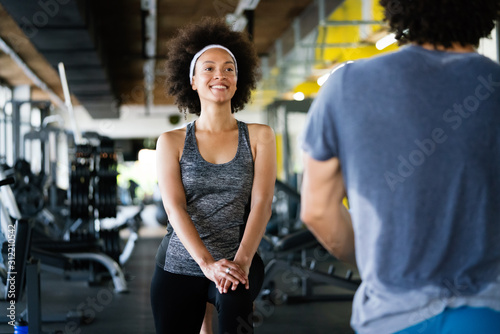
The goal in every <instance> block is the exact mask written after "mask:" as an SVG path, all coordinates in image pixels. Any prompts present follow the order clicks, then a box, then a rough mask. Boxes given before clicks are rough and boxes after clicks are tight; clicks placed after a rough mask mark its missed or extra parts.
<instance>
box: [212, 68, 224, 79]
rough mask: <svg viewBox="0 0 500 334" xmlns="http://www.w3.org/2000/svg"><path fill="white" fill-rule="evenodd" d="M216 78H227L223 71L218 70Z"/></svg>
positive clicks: (215, 72) (215, 74) (215, 73)
mask: <svg viewBox="0 0 500 334" xmlns="http://www.w3.org/2000/svg"><path fill="white" fill-rule="evenodd" d="M214 76H215V77H217V78H222V77H226V75H225V73H224V71H223V70H218V69H216V70H215V71H214Z"/></svg>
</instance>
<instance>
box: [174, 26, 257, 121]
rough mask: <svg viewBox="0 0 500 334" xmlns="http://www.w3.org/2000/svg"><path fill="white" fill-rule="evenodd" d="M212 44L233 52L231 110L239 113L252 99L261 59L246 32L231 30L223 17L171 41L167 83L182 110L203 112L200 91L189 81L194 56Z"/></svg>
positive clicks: (188, 29)
mask: <svg viewBox="0 0 500 334" xmlns="http://www.w3.org/2000/svg"><path fill="white" fill-rule="evenodd" d="M210 44H220V45H222V46H224V47H226V48H228V49H229V50H231V52H232V53H233V55H234V57H235V58H236V62H237V63H238V83H237V86H238V89H237V90H236V92H235V94H234V96H233V98H232V99H231V112H233V113H234V112H237V111H239V110H241V109H243V107H244V106H245V104H246V103H247V102H248V101H249V100H250V96H251V91H252V90H254V89H255V88H256V85H257V80H258V79H259V70H258V62H259V58H258V57H257V54H256V51H255V48H254V45H253V43H252V42H251V41H250V40H249V38H248V36H247V34H246V33H243V32H237V31H232V30H231V28H230V27H229V26H228V25H227V24H226V23H225V21H224V20H223V19H216V18H208V17H206V18H203V19H202V20H201V21H200V22H199V23H197V24H191V25H188V26H186V27H184V28H182V29H180V30H179V32H178V35H177V36H176V37H175V38H173V39H172V40H171V41H169V43H168V54H167V62H166V65H165V66H166V68H165V70H166V85H167V91H168V94H169V95H172V96H174V97H175V103H176V104H177V106H178V107H179V111H180V112H184V113H185V112H186V111H187V112H189V113H192V114H196V115H198V116H199V115H200V112H201V105H200V99H199V97H198V93H197V92H196V91H194V90H193V89H192V88H191V83H190V82H189V66H190V64H191V60H192V59H193V57H194V55H195V54H196V53H197V52H198V51H200V50H201V49H203V48H204V47H205V46H207V45H210Z"/></svg>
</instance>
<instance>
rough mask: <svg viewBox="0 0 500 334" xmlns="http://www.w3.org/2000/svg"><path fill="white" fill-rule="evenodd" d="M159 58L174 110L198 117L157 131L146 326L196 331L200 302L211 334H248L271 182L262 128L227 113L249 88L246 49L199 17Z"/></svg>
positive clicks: (270, 141) (244, 42)
mask: <svg viewBox="0 0 500 334" xmlns="http://www.w3.org/2000/svg"><path fill="white" fill-rule="evenodd" d="M168 56H169V58H168V62H167V67H168V69H167V73H169V77H168V78H167V82H168V84H169V93H170V94H172V95H174V96H175V97H176V102H177V105H178V106H179V109H180V111H184V112H186V111H188V112H190V113H194V114H197V115H198V116H200V117H199V118H198V119H197V120H196V121H193V122H191V123H189V124H188V125H187V126H186V127H183V128H179V129H175V130H172V131H169V132H165V133H163V134H162V135H161V136H160V137H159V139H158V144H157V146H156V149H157V174H158V185H159V188H160V192H161V196H162V200H163V205H164V207H165V211H166V213H167V216H168V219H169V223H170V225H171V226H172V228H173V233H172V234H171V235H169V234H167V235H166V236H165V238H164V239H163V241H162V243H161V245H160V247H159V249H158V253H157V256H156V263H157V267H156V271H155V273H154V275H153V279H152V282H151V304H152V309H153V315H154V319H155V326H156V331H157V333H187V334H198V333H200V329H201V326H202V322H203V317H204V314H205V308H206V303H207V302H208V303H211V304H214V305H215V306H216V309H217V311H218V313H219V332H220V333H237V332H240V331H241V330H242V328H244V331H245V332H246V333H253V321H252V308H253V305H252V302H253V300H254V299H255V297H256V296H257V294H258V292H259V290H260V287H261V285H262V281H263V275H264V265H263V262H262V260H261V259H260V257H259V255H258V254H256V252H257V248H258V246H259V243H260V240H261V238H262V235H263V234H264V231H265V227H266V225H267V222H268V220H269V218H270V216H271V204H272V199H273V194H274V182H275V179H276V144H275V141H274V134H273V131H272V130H271V128H270V127H268V126H266V125H261V124H246V123H243V122H240V121H238V120H237V119H235V118H234V113H235V112H237V111H238V110H241V109H242V108H243V106H244V105H245V104H246V103H247V102H248V100H249V98H250V92H251V90H252V89H253V88H255V84H256V80H257V73H258V72H257V66H256V65H257V57H256V54H255V50H254V49H253V45H252V43H251V42H250V41H249V40H248V38H247V36H246V35H244V34H243V33H240V32H234V31H232V30H231V29H230V28H229V27H228V26H227V25H226V24H225V23H224V21H221V20H214V19H206V20H203V21H202V22H201V23H199V24H196V25H193V26H188V27H187V28H185V29H184V30H181V31H180V32H179V36H178V37H176V38H175V39H174V40H173V41H172V43H171V48H170V51H169V55H168ZM208 318H210V317H208ZM205 319H207V318H205ZM205 324H206V323H205ZM205 327H209V326H205ZM205 329H206V330H207V331H206V332H211V329H210V328H205ZM204 333H205V332H204Z"/></svg>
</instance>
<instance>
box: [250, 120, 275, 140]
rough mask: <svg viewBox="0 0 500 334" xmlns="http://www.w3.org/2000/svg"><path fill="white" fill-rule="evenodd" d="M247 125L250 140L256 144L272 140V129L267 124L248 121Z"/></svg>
mask: <svg viewBox="0 0 500 334" xmlns="http://www.w3.org/2000/svg"><path fill="white" fill-rule="evenodd" d="M247 127H248V134H249V135H250V141H254V142H255V143H256V144H259V143H260V144H264V143H269V142H274V131H273V129H272V128H271V127H270V126H269V125H265V124H259V123H248V124H247ZM252 139H253V140H252Z"/></svg>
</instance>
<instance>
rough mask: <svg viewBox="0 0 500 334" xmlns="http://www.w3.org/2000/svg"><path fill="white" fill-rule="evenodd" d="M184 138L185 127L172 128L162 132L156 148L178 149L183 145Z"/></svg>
mask: <svg viewBox="0 0 500 334" xmlns="http://www.w3.org/2000/svg"><path fill="white" fill-rule="evenodd" d="M185 138H186V127H185V126H184V127H182V128H177V129H173V130H170V131H166V132H163V133H162V134H161V135H160V136H159V137H158V141H157V144H156V146H157V148H165V149H168V150H175V151H179V150H182V148H183V147H184V139H185Z"/></svg>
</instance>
